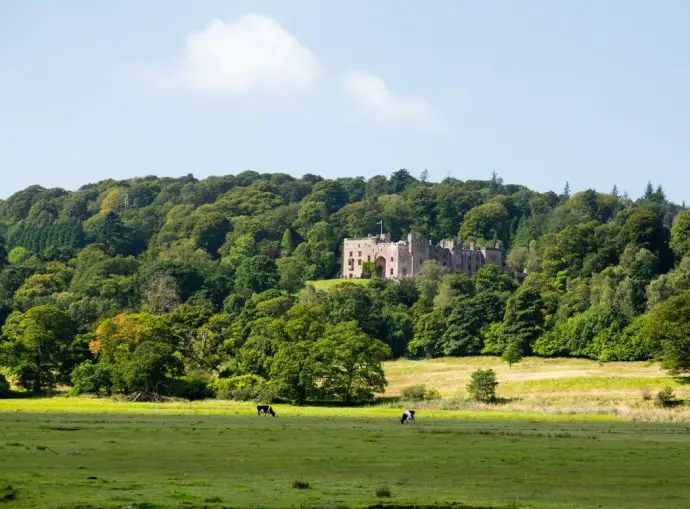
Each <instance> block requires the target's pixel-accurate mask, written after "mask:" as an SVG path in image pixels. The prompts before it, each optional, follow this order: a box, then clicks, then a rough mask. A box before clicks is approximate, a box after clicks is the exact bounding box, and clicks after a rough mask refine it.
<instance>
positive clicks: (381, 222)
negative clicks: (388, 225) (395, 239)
mask: <svg viewBox="0 0 690 509" xmlns="http://www.w3.org/2000/svg"><path fill="white" fill-rule="evenodd" d="M376 224H380V225H381V238H383V219H381V221H379V222H378V223H376Z"/></svg>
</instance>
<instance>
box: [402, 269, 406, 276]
mask: <svg viewBox="0 0 690 509" xmlns="http://www.w3.org/2000/svg"><path fill="white" fill-rule="evenodd" d="M402 274H403V276H407V267H403V270H402Z"/></svg>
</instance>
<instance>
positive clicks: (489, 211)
mask: <svg viewBox="0 0 690 509" xmlns="http://www.w3.org/2000/svg"><path fill="white" fill-rule="evenodd" d="M508 218H509V216H508V211H507V210H506V208H505V206H504V205H503V204H502V203H499V202H497V201H491V202H488V203H484V204H482V205H479V206H477V207H474V208H473V209H471V210H470V211H469V212H468V213H467V214H465V220H464V221H463V223H462V227H461V228H460V232H459V233H458V236H459V237H460V238H461V239H466V238H470V237H475V238H479V239H483V240H485V241H488V240H493V239H500V240H502V241H504V242H505V241H506V240H507V228H506V226H507V220H508Z"/></svg>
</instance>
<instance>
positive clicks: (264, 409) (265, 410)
mask: <svg viewBox="0 0 690 509" xmlns="http://www.w3.org/2000/svg"><path fill="white" fill-rule="evenodd" d="M256 411H257V412H258V414H259V415H261V414H264V415H267V414H271V415H272V416H273V417H275V416H276V413H275V412H274V411H273V409H272V408H271V407H270V405H257V407H256Z"/></svg>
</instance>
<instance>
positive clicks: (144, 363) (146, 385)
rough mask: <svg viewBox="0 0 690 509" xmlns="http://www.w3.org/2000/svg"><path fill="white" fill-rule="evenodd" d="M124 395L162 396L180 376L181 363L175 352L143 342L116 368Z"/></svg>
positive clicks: (169, 347)
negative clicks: (142, 393) (146, 394)
mask: <svg viewBox="0 0 690 509" xmlns="http://www.w3.org/2000/svg"><path fill="white" fill-rule="evenodd" d="M118 368H119V371H120V377H121V381H122V385H123V389H124V391H125V392H126V393H133V392H144V393H153V394H164V393H165V392H166V391H167V390H168V387H169V385H170V383H171V382H172V381H173V379H174V378H175V377H177V376H180V375H182V372H183V369H182V362H181V361H180V359H179V358H178V357H177V356H176V355H175V350H174V349H173V348H172V347H171V346H170V345H166V344H164V343H159V342H156V341H145V342H144V343H142V344H140V345H139V346H138V347H137V348H136V350H135V351H134V353H133V355H132V356H130V357H129V359H127V361H126V362H125V363H124V364H123V365H121V366H118Z"/></svg>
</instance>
